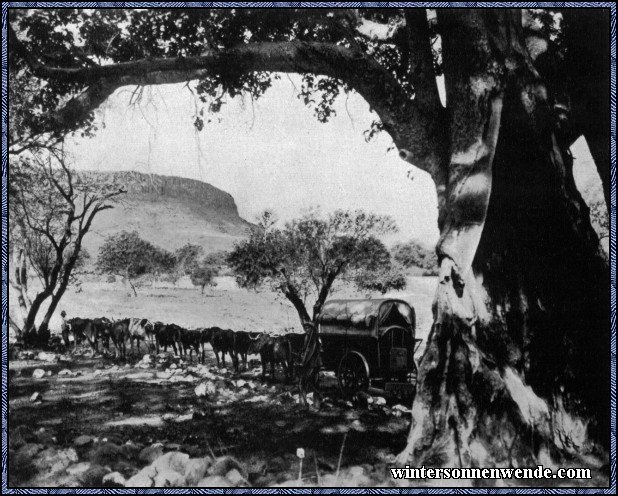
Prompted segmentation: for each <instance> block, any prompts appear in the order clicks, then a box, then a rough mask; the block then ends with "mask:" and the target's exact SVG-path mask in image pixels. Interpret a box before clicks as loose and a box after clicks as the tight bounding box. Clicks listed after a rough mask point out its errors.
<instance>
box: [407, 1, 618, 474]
mask: <svg viewBox="0 0 618 496" xmlns="http://www.w3.org/2000/svg"><path fill="white" fill-rule="evenodd" d="M440 20H441V22H444V25H445V29H444V33H445V35H444V40H443V41H444V45H443V49H444V57H445V66H446V67H447V68H448V67H450V68H451V70H450V71H448V72H447V73H446V78H447V91H448V92H449V93H448V99H449V101H450V102H456V103H455V107H454V108H453V111H452V124H451V161H450V164H449V183H448V195H447V201H446V204H445V205H444V208H443V211H441V212H440V220H441V222H440V224H441V225H440V228H441V238H440V242H439V245H438V254H439V257H440V277H439V288H438V290H437V293H436V298H435V302H434V308H433V310H434V324H433V326H432V329H431V332H430V335H429V338H428V343H427V348H426V351H425V352H424V354H423V356H422V357H421V359H420V367H419V378H418V388H419V389H418V393H417V397H416V400H415V404H414V406H413V426H412V429H411V431H410V436H409V440H408V446H407V448H406V450H405V451H404V452H403V453H402V454H401V456H400V461H401V462H406V463H410V464H411V465H413V466H421V465H422V464H424V463H425V464H431V465H434V466H435V465H444V466H461V467H471V466H480V467H490V466H508V465H516V466H517V463H519V464H520V466H521V464H525V465H529V466H533V465H534V463H535V462H536V461H537V460H538V459H539V457H540V456H541V455H542V454H549V455H550V456H553V457H560V456H561V455H562V454H564V453H566V452H568V453H573V454H575V453H577V454H581V453H584V452H590V451H591V450H592V449H593V447H595V448H598V447H601V448H605V449H607V448H608V443H609V410H610V408H609V398H610V394H609V328H610V326H609V291H608V287H607V284H606V282H608V281H609V270H608V265H607V260H606V259H605V257H604V256H603V254H602V251H601V250H600V248H599V243H598V238H597V236H596V234H595V232H594V230H593V229H592V227H591V224H590V218H589V215H588V214H589V212H588V208H587V207H586V205H585V203H584V202H583V200H582V198H581V196H580V194H579V192H578V191H577V189H576V187H575V183H574V180H573V174H572V157H571V156H570V154H569V152H568V149H567V146H568V142H567V140H563V139H562V137H561V136H560V135H559V133H557V131H556V126H555V120H554V119H553V112H552V107H551V105H550V101H549V98H550V96H549V95H548V93H547V88H546V87H545V86H544V85H543V83H542V81H540V79H539V78H538V74H536V73H535V71H534V70H533V68H532V65H531V64H530V63H529V60H528V59H527V54H526V51H525V49H523V48H522V47H523V36H522V35H521V33H520V26H521V24H520V21H519V19H518V16H517V13H515V12H513V11H499V12H496V11H465V12H462V11H457V12H456V14H452V13H448V12H446V13H442V12H441V17H440ZM464 55H465V57H467V59H466V60H467V62H466V63H467V64H469V66H468V67H465V64H462V63H461V62H460V63H459V64H450V65H449V61H450V60H453V59H457V58H461V57H464ZM453 67H456V68H457V71H453V70H452V68H453Z"/></svg>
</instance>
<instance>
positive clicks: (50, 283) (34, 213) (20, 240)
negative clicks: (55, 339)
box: [9, 148, 124, 345]
mask: <svg viewBox="0 0 618 496" xmlns="http://www.w3.org/2000/svg"><path fill="white" fill-rule="evenodd" d="M9 167H10V175H9V177H10V180H9V197H10V199H11V200H10V203H9V208H10V223H9V233H10V235H9V238H10V243H9V249H10V252H11V255H12V258H13V265H12V267H13V271H12V273H11V274H10V275H11V277H10V283H11V287H12V288H13V289H14V290H15V291H16V293H17V301H18V306H19V311H20V321H21V322H20V324H17V323H16V322H15V320H14V319H12V322H13V324H12V325H13V326H14V328H15V329H19V334H20V335H21V336H22V337H23V338H24V339H25V341H26V342H28V343H37V344H41V345H44V344H45V343H46V342H47V337H48V335H49V330H48V326H49V321H50V319H51V317H52V315H53V313H54V311H55V310H56V308H57V306H58V303H59V302H60V299H61V298H62V296H63V295H64V293H65V291H66V289H67V287H68V286H69V284H70V282H71V280H72V276H73V271H74V269H75V268H76V266H78V265H79V264H80V255H81V253H82V242H83V239H84V236H86V234H87V233H88V231H89V230H90V228H91V226H92V222H93V220H94V218H95V217H96V215H97V214H99V213H100V212H102V211H104V210H108V209H110V208H113V203H114V200H115V199H116V198H117V197H118V196H119V195H121V194H122V193H123V192H124V191H123V189H122V188H121V187H119V186H118V185H117V184H109V183H108V184H100V183H99V182H97V181H96V178H95V177H93V176H91V175H89V174H88V173H82V174H78V173H76V172H75V171H73V170H71V169H70V168H69V167H68V165H67V163H66V160H65V157H64V154H63V152H62V149H56V148H52V149H50V150H48V153H43V152H42V151H37V152H35V153H26V154H25V155H20V156H18V157H16V158H11V160H10V163H9ZM30 270H31V271H32V272H33V273H34V274H35V275H36V277H37V278H38V279H39V281H40V283H41V289H40V290H38V292H37V293H36V294H35V295H34V297H33V298H32V299H31V298H30V296H29V294H28V293H29V287H28V276H29V272H30ZM48 298H51V300H50V303H49V306H48V308H47V310H46V311H45V314H44V316H43V319H42V321H41V323H40V325H39V327H38V329H37V328H36V325H35V320H36V318H37V316H38V315H39V312H40V311H41V308H42V305H43V303H44V302H45V301H46V300H47V299H48Z"/></svg>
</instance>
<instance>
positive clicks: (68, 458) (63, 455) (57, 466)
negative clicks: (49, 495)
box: [33, 448, 78, 474]
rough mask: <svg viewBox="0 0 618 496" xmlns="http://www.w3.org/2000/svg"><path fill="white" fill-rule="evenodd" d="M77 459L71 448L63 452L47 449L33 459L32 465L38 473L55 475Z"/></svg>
mask: <svg viewBox="0 0 618 496" xmlns="http://www.w3.org/2000/svg"><path fill="white" fill-rule="evenodd" d="M77 459H78V458H77V453H76V452H75V450H74V449H73V448H68V449H64V450H57V449H55V448H47V449H45V450H43V451H41V452H39V453H38V454H37V455H36V456H35V457H34V459H33V464H34V466H35V467H36V468H37V470H38V471H39V472H47V473H49V474H56V473H58V472H61V471H63V470H65V469H66V468H67V467H68V466H69V465H71V464H72V463H75V462H77Z"/></svg>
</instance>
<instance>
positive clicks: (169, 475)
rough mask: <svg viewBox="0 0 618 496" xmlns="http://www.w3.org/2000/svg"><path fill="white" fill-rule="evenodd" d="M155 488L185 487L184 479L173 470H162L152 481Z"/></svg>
mask: <svg viewBox="0 0 618 496" xmlns="http://www.w3.org/2000/svg"><path fill="white" fill-rule="evenodd" d="M154 485H155V487H178V486H184V485H185V478H184V477H183V476H182V475H181V474H179V473H178V472H174V471H173V470H164V471H163V472H159V473H157V476H156V477H155V479H154Z"/></svg>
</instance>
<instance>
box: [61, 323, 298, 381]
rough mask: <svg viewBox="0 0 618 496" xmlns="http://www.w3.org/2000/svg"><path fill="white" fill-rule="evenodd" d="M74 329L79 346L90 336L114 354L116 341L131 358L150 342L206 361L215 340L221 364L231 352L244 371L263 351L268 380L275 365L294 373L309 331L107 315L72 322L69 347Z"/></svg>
mask: <svg viewBox="0 0 618 496" xmlns="http://www.w3.org/2000/svg"><path fill="white" fill-rule="evenodd" d="M69 333H70V334H73V338H74V345H75V346H76V345H77V343H78V342H81V341H84V340H86V341H88V343H89V344H90V346H91V347H92V349H93V350H94V351H95V352H98V351H99V343H101V344H102V345H103V348H104V349H105V350H106V351H107V352H108V353H111V351H110V341H111V342H112V343H113V345H114V356H115V357H116V358H125V357H126V353H127V343H129V345H130V349H131V354H133V353H134V349H135V346H136V347H137V352H138V353H139V352H140V346H141V343H142V342H144V343H145V345H146V347H147V350H150V349H153V348H155V349H156V351H157V354H158V353H160V352H161V350H163V352H167V350H168V348H171V349H173V350H174V354H175V355H179V356H182V357H183V358H185V359H186V358H188V359H189V361H193V352H195V356H196V359H197V360H198V361H200V362H201V363H204V361H205V354H206V345H207V344H210V345H211V347H212V350H213V351H214V354H215V357H216V359H217V366H221V365H223V366H225V355H226V354H227V355H229V356H230V358H231V360H232V365H233V366H234V370H235V371H237V372H238V370H239V365H240V361H242V362H243V364H244V365H245V367H246V365H247V356H248V355H260V359H261V362H262V378H264V379H265V378H266V373H267V369H268V367H270V375H271V377H272V378H273V379H274V378H275V369H276V367H277V365H281V366H282V367H283V370H284V372H285V376H286V379H288V380H289V379H291V378H292V377H293V375H294V368H295V363H297V362H298V359H299V357H300V355H301V353H302V350H303V346H304V341H305V335H304V334H295V333H288V334H284V335H272V334H268V333H253V332H246V331H233V330H231V329H221V328H219V327H208V328H199V329H185V328H183V327H181V326H179V325H177V324H164V323H163V322H152V321H150V320H148V319H136V318H127V319H122V320H115V321H111V320H109V319H107V318H105V317H101V318H95V319H83V318H79V317H76V318H73V319H71V320H69V321H68V326H67V329H66V330H65V331H64V332H63V340H64V344H65V346H66V347H67V348H69V346H70V342H69ZM135 343H136V345H135ZM187 355H188V357H187ZM219 355H221V357H219Z"/></svg>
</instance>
